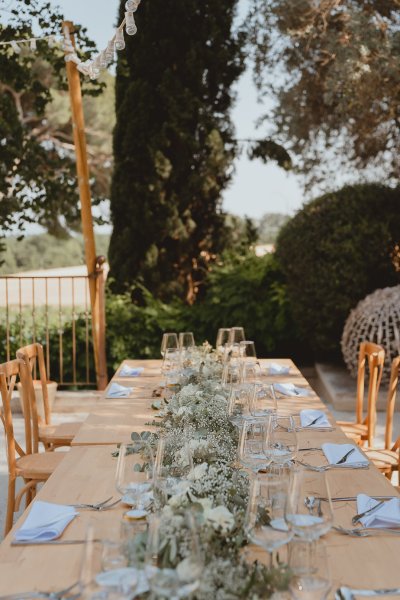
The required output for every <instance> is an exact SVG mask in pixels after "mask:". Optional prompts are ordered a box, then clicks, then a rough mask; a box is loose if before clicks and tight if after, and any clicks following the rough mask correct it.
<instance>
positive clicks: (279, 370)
mask: <svg viewBox="0 0 400 600" xmlns="http://www.w3.org/2000/svg"><path fill="white" fill-rule="evenodd" d="M289 372H290V367H287V366H286V365H280V364H279V363H274V362H273V363H270V364H269V365H268V367H267V373H268V375H288V374H289Z"/></svg>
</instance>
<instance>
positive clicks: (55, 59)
mask: <svg viewBox="0 0 400 600" xmlns="http://www.w3.org/2000/svg"><path fill="white" fill-rule="evenodd" d="M4 14H5V16H6V17H7V18H4V19H3V21H2V23H1V24H0V41H11V40H15V39H17V40H24V39H28V38H30V37H32V36H33V35H36V36H40V37H43V36H49V35H52V34H54V35H57V36H60V33H61V23H62V15H61V14H60V13H59V12H58V10H57V9H54V8H53V6H52V4H51V3H50V2H46V1H45V0H30V1H29V2H28V1H25V2H19V3H18V6H16V7H15V8H12V9H10V10H9V11H4ZM33 31H35V34H34V33H33ZM76 35H77V43H78V47H79V48H80V51H82V52H86V51H90V50H92V49H93V48H94V44H93V43H92V42H90V40H88V38H87V36H86V33H85V31H84V30H83V29H80V28H79V27H77V30H76ZM66 85H67V84H66V69H65V62H64V54H63V51H62V50H61V48H59V47H52V45H51V44H49V43H48V41H45V40H42V41H38V42H37V51H35V50H32V49H30V47H29V44H26V45H24V46H23V47H21V51H20V53H17V52H15V51H14V50H13V49H12V47H10V46H0V141H1V143H0V227H1V229H2V231H3V232H5V231H6V230H10V229H13V228H15V227H18V228H20V229H21V230H23V228H24V225H25V224H26V223H29V222H35V223H40V224H41V225H43V226H44V227H46V228H47V229H48V230H49V231H50V232H52V233H54V234H63V233H65V232H66V230H67V229H68V228H69V227H72V228H79V202H78V201H79V198H78V193H77V182H76V171H75V155H74V148H73V144H72V128H71V124H70V114H69V111H68V112H67V111H66V110H64V111H63V110H61V108H62V100H61V96H60V94H61V93H62V90H66ZM103 86H104V84H101V83H97V82H95V83H93V82H87V83H85V84H84V92H87V93H89V94H92V95H97V94H99V93H100V92H101V90H102V88H103ZM64 93H65V92H64ZM64 108H65V107H64ZM61 115H62V118H60V117H61ZM89 153H90V152H89ZM91 155H92V156H93V157H95V158H96V160H94V161H92V165H91V166H92V172H93V171H94V173H96V167H97V171H98V172H99V173H102V172H103V171H104V170H107V168H109V163H110V155H109V153H108V154H107V156H106V155H105V153H104V152H103V153H101V152H97V153H95V152H93V151H92V152H91ZM107 165H108V167H107ZM107 192H108V186H107V185H106V184H105V183H104V176H103V178H98V177H96V178H94V180H93V196H94V201H95V203H96V202H99V201H100V200H102V199H103V198H104V197H105V195H106V193H107Z"/></svg>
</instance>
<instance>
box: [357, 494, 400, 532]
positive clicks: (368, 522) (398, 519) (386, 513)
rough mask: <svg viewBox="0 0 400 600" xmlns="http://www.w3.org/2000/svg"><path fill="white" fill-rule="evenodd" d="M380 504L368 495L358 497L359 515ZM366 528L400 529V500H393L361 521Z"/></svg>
mask: <svg viewBox="0 0 400 600" xmlns="http://www.w3.org/2000/svg"><path fill="white" fill-rule="evenodd" d="M379 503H380V500H375V498H370V497H369V496H367V495H366V494H358V496H357V513H358V514H361V513H363V512H365V511H366V510H369V509H370V508H373V507H374V506H376V505H377V504H379ZM360 523H361V524H362V525H364V527H377V528H378V527H400V499H399V498H392V499H391V500H387V502H384V503H383V504H382V505H381V506H380V507H379V508H377V509H376V510H374V511H372V512H371V513H369V514H368V515H365V517H363V518H362V519H360Z"/></svg>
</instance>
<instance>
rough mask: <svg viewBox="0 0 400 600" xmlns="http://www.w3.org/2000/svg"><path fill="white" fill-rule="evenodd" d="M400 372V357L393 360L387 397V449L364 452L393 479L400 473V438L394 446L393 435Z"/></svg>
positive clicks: (368, 449) (366, 450)
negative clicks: (394, 473) (394, 474)
mask: <svg viewBox="0 0 400 600" xmlns="http://www.w3.org/2000/svg"><path fill="white" fill-rule="evenodd" d="M399 371H400V356H397V357H396V358H395V359H393V362H392V368H391V372H390V383H389V389H388V397H387V408H386V431H385V447H384V448H366V449H365V450H364V452H365V454H366V455H367V456H368V458H369V459H370V460H371V461H372V462H373V463H374V465H375V466H376V467H377V468H378V469H379V470H380V471H381V472H382V473H384V474H385V475H386V477H387V478H388V479H391V477H392V474H393V472H394V471H399V473H400V436H399V437H398V438H397V440H396V441H395V443H394V444H393V445H392V434H393V415H394V407H395V403H396V391H397V385H398V383H399Z"/></svg>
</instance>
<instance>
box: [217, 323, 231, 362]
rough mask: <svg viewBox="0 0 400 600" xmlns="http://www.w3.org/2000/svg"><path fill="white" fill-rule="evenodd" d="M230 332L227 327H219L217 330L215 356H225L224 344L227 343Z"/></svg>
mask: <svg viewBox="0 0 400 600" xmlns="http://www.w3.org/2000/svg"><path fill="white" fill-rule="evenodd" d="M230 333H231V330H230V328H227V327H221V328H220V329H218V333H217V341H216V342H215V348H216V350H217V354H218V355H219V356H223V355H224V354H225V344H228V343H229V336H230Z"/></svg>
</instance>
